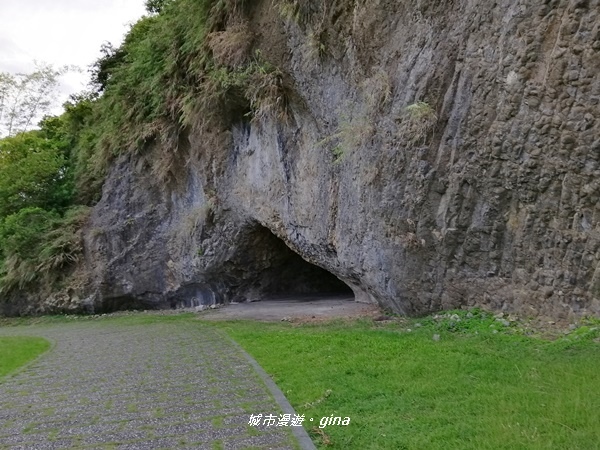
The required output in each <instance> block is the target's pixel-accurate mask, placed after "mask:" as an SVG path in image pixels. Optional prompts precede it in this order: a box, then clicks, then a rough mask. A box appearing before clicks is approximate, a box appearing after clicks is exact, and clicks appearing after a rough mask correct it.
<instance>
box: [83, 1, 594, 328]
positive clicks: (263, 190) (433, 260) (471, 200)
mask: <svg viewBox="0 0 600 450" xmlns="http://www.w3.org/2000/svg"><path fill="white" fill-rule="evenodd" d="M288 3H293V2H288ZM324 3H330V2H324ZM296 6H298V5H296ZM301 6H302V5H301ZM313 8H314V9H310V8H309V7H308V6H304V7H298V8H297V9H296V10H295V13H296V14H294V15H291V16H290V15H288V16H286V15H285V14H282V10H281V9H278V8H277V7H276V6H274V5H273V4H272V2H271V1H268V0H265V1H260V2H256V5H255V6H253V7H252V10H251V11H250V13H249V16H248V23H249V28H250V29H251V30H252V33H253V36H254V37H253V48H254V49H259V50H260V53H261V55H262V56H263V57H264V58H265V59H267V60H268V61H269V62H270V63H272V64H274V65H276V66H277V67H278V68H279V69H280V70H281V72H282V73H283V80H284V83H285V85H286V92H287V96H286V98H285V102H286V105H287V109H286V114H285V115H266V114H265V115H264V116H262V117H255V118H254V119H253V120H241V121H239V122H237V123H235V124H234V125H233V126H232V127H231V129H230V130H229V132H228V133H227V135H225V136H224V140H223V142H225V144H224V145H223V146H221V145H216V144H212V143H210V142H208V141H206V139H205V137H204V135H202V134H201V133H200V132H198V131H197V130H194V129H193V127H191V128H190V129H188V130H184V132H182V134H181V136H180V137H179V151H180V152H181V153H182V154H185V155H186V158H185V164H184V163H182V164H180V165H178V166H177V167H173V168H172V173H173V174H174V175H175V177H174V178H175V182H173V183H170V184H163V183H161V182H158V181H157V179H156V178H155V177H154V176H152V175H150V174H149V171H148V170H147V167H148V161H149V159H151V158H152V157H153V155H155V154H158V152H159V150H160V149H159V148H158V147H159V144H156V145H155V146H154V148H153V149H150V150H148V151H147V153H146V154H145V155H143V156H134V155H129V156H123V157H121V158H120V159H119V160H118V161H117V162H116V163H115V164H113V166H112V168H111V170H110V173H109V176H108V178H107V180H106V182H105V185H104V189H103V195H102V199H101V201H100V202H99V203H98V204H97V206H96V207H95V209H94V212H93V216H92V221H91V223H90V224H89V226H88V227H87V228H86V233H85V245H86V258H85V264H86V266H87V268H88V270H89V273H90V274H91V275H90V280H89V283H88V292H87V294H89V296H88V297H87V298H86V300H84V301H83V303H84V304H85V305H87V307H88V308H91V309H94V310H96V311H100V310H113V309H120V308H127V307H144V308H147V307H171V306H177V305H193V304H199V303H202V304H208V303H214V302H228V301H231V300H236V299H237V300H240V299H253V297H257V296H261V295H265V294H269V293H277V292H317V291H324V290H325V291H327V290H332V291H337V290H340V289H345V288H347V287H349V288H350V289H352V290H353V291H354V294H355V296H356V299H357V300H358V301H367V302H376V303H378V304H380V305H382V306H384V307H387V308H389V309H390V310H392V311H394V312H397V313H401V314H421V313H426V312H428V311H434V310H439V309H443V308H454V307H460V306H467V305H468V306H473V305H482V306H487V307H491V308H493V309H499V310H500V309H502V310H510V311H518V312H521V313H524V314H526V315H531V316H537V315H548V316H553V317H559V318H566V317H568V316H571V315H582V314H596V315H597V314H600V204H599V200H600V166H599V163H600V76H599V75H598V74H599V73H600V1H599V0H571V1H567V0H545V1H533V0H517V1H514V0H497V1H492V0H489V1H485V2H483V3H482V2H475V1H471V0H464V1H459V0H451V1H447V2H437V1H427V0H421V1H416V2H403V1H397V0H375V1H372V2H353V1H337V2H331V4H330V5H329V6H319V7H313ZM340 280H341V281H340Z"/></svg>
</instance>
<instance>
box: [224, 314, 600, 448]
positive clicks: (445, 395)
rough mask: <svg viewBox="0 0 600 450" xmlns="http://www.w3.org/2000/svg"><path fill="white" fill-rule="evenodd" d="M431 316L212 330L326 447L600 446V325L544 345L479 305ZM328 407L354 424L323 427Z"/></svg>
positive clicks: (243, 325)
mask: <svg viewBox="0 0 600 450" xmlns="http://www.w3.org/2000/svg"><path fill="white" fill-rule="evenodd" d="M434 317H435V318H433V317H432V318H427V319H420V320H410V321H406V320H396V321H391V322H390V323H378V322H372V321H359V322H355V323H343V322H333V323H329V324H318V325H315V324H313V325H310V324H304V325H295V324H288V323H276V324H269V323H252V322H228V323H221V324H219V325H217V326H219V327H221V328H222V329H223V330H225V331H226V332H227V334H229V335H230V336H231V337H233V338H234V339H235V340H236V341H237V342H239V343H240V344H241V345H242V346H243V347H244V348H245V349H246V350H247V351H248V352H249V353H250V354H251V355H253V356H254V357H255V358H256V359H257V361H258V362H259V363H260V364H261V366H262V367H263V368H264V369H265V370H266V371H267V372H268V373H269V374H270V375H271V376H272V377H273V379H274V380H275V382H276V383H277V385H278V386H279V387H280V388H281V390H282V391H283V392H284V393H285V395H286V396H287V398H288V399H289V401H290V403H292V405H293V406H294V408H295V410H296V412H297V413H298V414H304V415H305V416H306V419H307V422H305V425H306V428H307V429H308V430H309V433H310V434H311V436H312V437H313V440H314V441H315V442H316V443H317V445H318V446H319V447H320V448H332V449H419V450H420V449H478V450H480V449H494V450H496V449H542V448H543V449H549V448H552V449H558V448H564V449H567V448H568V449H592V448H598V443H599V442H600V426H599V425H600V389H599V388H598V387H599V386H600V343H599V341H600V323H594V322H590V324H588V325H587V326H583V327H581V328H579V329H577V330H573V331H571V332H570V333H569V334H568V335H566V336H564V337H562V338H560V339H557V340H555V341H546V340H541V339H538V338H533V337H528V336H523V335H521V334H520V331H519V327H518V325H517V323H516V322H512V323H511V322H510V321H508V320H507V319H504V318H501V319H500V318H496V317H494V316H492V315H491V314H486V313H482V312H480V311H473V312H470V313H467V312H465V311H463V312H459V311H455V312H452V313H450V314H445V315H442V316H437V317H436V316H434ZM258 412H262V413H263V414H268V413H270V412H269V411H257V413H258ZM331 415H333V416H341V417H350V419H351V422H350V425H348V426H340V425H330V426H325V427H324V428H319V424H320V420H321V418H322V417H326V416H331ZM311 418H312V419H313V421H310V419H311Z"/></svg>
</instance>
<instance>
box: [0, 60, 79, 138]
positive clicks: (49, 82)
mask: <svg viewBox="0 0 600 450" xmlns="http://www.w3.org/2000/svg"><path fill="white" fill-rule="evenodd" d="M69 70H74V68H73V67H68V66H64V67H61V68H59V69H55V68H54V67H53V66H52V65H50V64H43V65H38V66H37V67H36V70H34V71H33V72H31V73H17V74H15V75H13V74H10V73H7V72H0V136H2V135H5V136H14V135H15V134H18V133H21V132H23V131H26V130H29V129H31V128H32V127H33V126H34V125H36V123H37V120H39V119H40V118H41V117H42V116H43V115H44V114H46V113H48V111H49V110H50V109H51V108H52V106H54V104H55V102H56V97H57V88H58V85H59V77H60V76H61V75H63V74H65V73H66V72H68V71H69Z"/></svg>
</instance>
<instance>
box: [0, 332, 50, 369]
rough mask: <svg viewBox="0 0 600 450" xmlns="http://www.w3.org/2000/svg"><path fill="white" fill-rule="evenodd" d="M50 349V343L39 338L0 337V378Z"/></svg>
mask: <svg viewBox="0 0 600 450" xmlns="http://www.w3.org/2000/svg"><path fill="white" fill-rule="evenodd" d="M49 348H50V343H49V342H48V341H47V340H46V339H43V338H39V337H25V336H17V337H0V377H3V376H5V375H7V374H9V373H11V372H13V371H15V370H17V369H18V368H19V367H21V366H23V365H25V364H27V363H28V362H29V361H31V360H33V359H35V358H36V357H38V356H39V355H41V354H42V353H44V352H45V351H46V350H48V349H49Z"/></svg>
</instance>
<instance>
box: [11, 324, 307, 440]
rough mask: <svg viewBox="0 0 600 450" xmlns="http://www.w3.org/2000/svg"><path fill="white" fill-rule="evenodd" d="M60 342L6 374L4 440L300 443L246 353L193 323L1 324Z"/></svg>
mask: <svg viewBox="0 0 600 450" xmlns="http://www.w3.org/2000/svg"><path fill="white" fill-rule="evenodd" d="M15 334H23V335H32V336H33V335H35V336H43V337H46V338H48V339H49V340H51V341H52V342H53V343H54V348H53V349H52V350H50V351H49V352H48V353H47V354H45V355H44V356H42V357H41V358H40V359H38V360H37V361H35V362H34V363H33V364H32V365H30V366H28V367H26V368H25V369H24V370H23V371H21V372H19V373H17V374H15V375H13V376H9V377H7V378H5V379H3V380H2V381H0V448H2V449H4V448H10V449H40V450H42V449H55V448H61V449H62V448H94V449H106V448H118V449H143V450H149V449H157V448H165V449H179V448H195V449H211V450H215V449H249V448H253V449H269V448H273V449H293V448H296V445H297V444H296V443H295V440H294V437H293V436H292V433H291V432H290V428H285V427H274V426H270V427H266V426H262V425H261V426H260V427H250V426H249V425H248V420H249V416H250V414H257V413H262V414H269V413H272V414H279V413H280V408H279V406H278V405H277V403H276V402H275V400H274V399H273V397H272V396H271V395H270V393H269V391H268V389H267V388H266V386H265V384H264V383H263V381H262V380H261V379H260V378H259V377H258V375H257V374H256V372H255V371H254V369H253V368H252V367H251V365H250V363H249V362H248V361H247V360H246V359H245V357H244V355H243V354H242V352H241V351H240V350H239V349H237V348H236V347H235V346H234V345H233V344H232V343H231V342H229V341H228V340H227V339H225V338H224V337H223V336H221V335H220V334H219V333H218V332H217V331H216V330H214V329H212V328H210V327H207V326H196V325H193V324H187V323H158V324H145V325H117V324H102V323H101V322H99V323H86V324H60V325H52V326H48V325H46V326H30V327H15V328H5V329H0V335H15Z"/></svg>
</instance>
